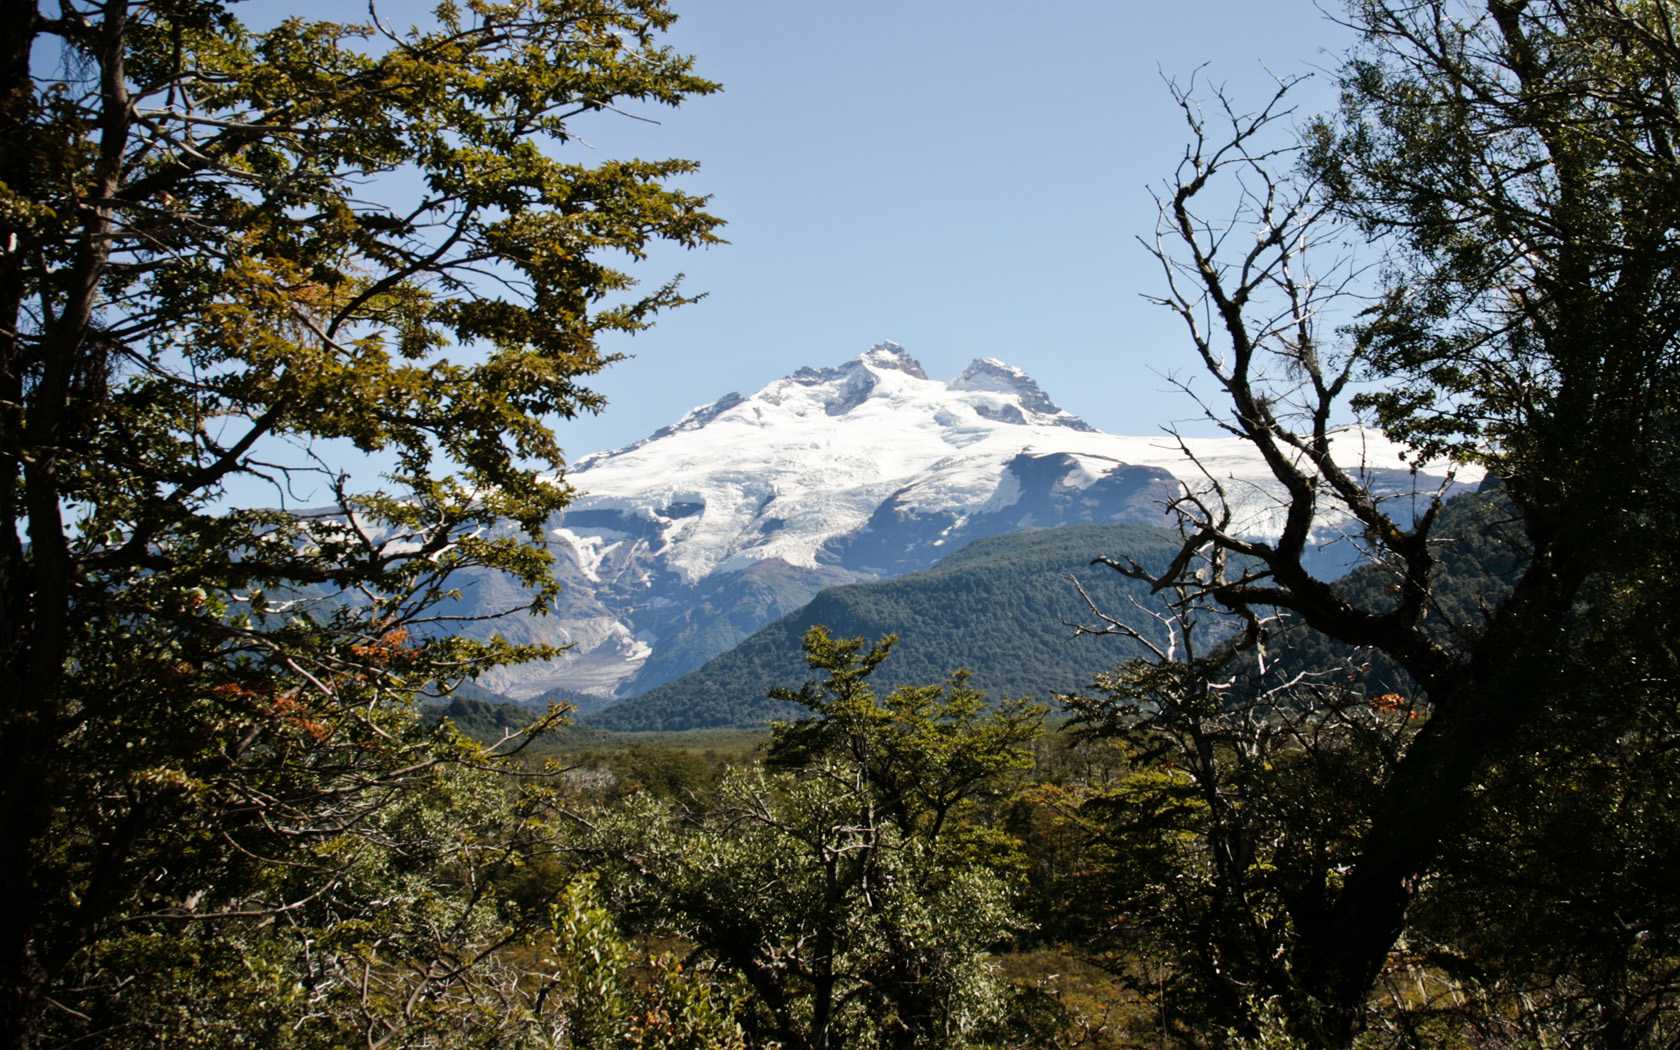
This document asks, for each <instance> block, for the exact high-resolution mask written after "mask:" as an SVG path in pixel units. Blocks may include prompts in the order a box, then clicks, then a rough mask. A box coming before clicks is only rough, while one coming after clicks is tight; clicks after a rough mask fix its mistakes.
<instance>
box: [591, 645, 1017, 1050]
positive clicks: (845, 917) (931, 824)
mask: <svg viewBox="0 0 1680 1050" xmlns="http://www.w3.org/2000/svg"><path fill="white" fill-rule="evenodd" d="M891 641H892V640H891V639H890V638H889V639H887V640H885V641H883V642H882V643H881V644H880V645H876V646H871V647H869V648H868V649H867V650H865V648H864V639H862V638H856V639H851V640H836V639H833V638H830V637H829V636H828V635H827V633H826V632H825V631H823V630H822V629H820V628H819V629H814V630H813V631H811V632H810V634H809V635H807V637H806V658H807V660H808V661H809V662H810V664H811V667H812V668H813V669H814V670H819V671H822V672H824V673H825V674H826V675H827V677H826V678H825V679H824V680H823V682H822V683H821V684H820V685H819V684H817V683H809V684H807V685H806V687H805V688H804V689H802V690H800V691H798V692H794V691H792V690H785V691H782V692H783V695H785V696H788V697H791V698H795V699H797V700H798V701H799V702H800V703H803V704H805V705H806V706H807V707H808V708H810V710H811V711H812V712H813V715H812V717H811V718H809V719H806V720H804V721H802V722H798V723H788V724H782V725H779V726H778V727H777V728H776V731H775V737H774V739H773V741H772V743H771V745H770V754H769V759H768V761H767V763H766V766H767V767H769V768H767V769H759V770H754V771H750V772H748V771H731V772H729V773H727V774H725V777H724V780H723V784H722V785H721V787H720V788H719V790H718V791H717V792H716V793H715V794H714V795H713V796H711V797H710V798H708V800H707V807H706V809H705V810H704V811H703V812H681V811H679V812H676V813H673V812H672V811H671V810H669V809H668V808H667V807H665V806H663V805H661V804H659V803H658V802H656V801H655V800H654V799H652V798H651V797H648V796H642V798H641V801H640V802H639V803H633V804H631V805H630V806H628V807H627V808H623V809H614V810H607V811H602V812H589V813H578V814H576V815H575V819H576V822H577V824H578V827H579V829H580V833H579V839H578V841H577V842H576V845H575V848H577V849H580V850H581V851H582V852H583V853H584V854H585V855H586V856H588V857H591V858H593V859H594V860H595V861H596V862H597V863H599V864H600V865H601V871H602V879H603V886H610V887H612V891H613V892H612V899H613V900H615V902H617V903H618V904H619V906H620V909H621V911H622V913H623V914H624V915H625V916H626V918H627V919H628V920H629V921H631V922H632V923H633V924H641V925H642V926H643V927H644V928H645V929H647V930H650V931H655V932H662V933H666V934H672V935H676V936H679V937H681V938H683V939H685V940H687V941H689V942H691V943H692V944H693V945H694V946H695V951H694V955H695V956H696V957H697V958H699V959H702V960H705V961H706V962H707V963H709V964H710V965H711V966H713V967H716V968H717V969H719V970H720V971H722V972H724V973H727V974H731V975H734V976H736V977H737V978H738V979H740V980H741V981H744V982H745V983H746V984H747V985H748V986H749V987H750V988H751V990H752V1009H751V1010H750V1011H749V1012H748V1013H746V1014H744V1015H743V1017H742V1023H743V1025H744V1026H745V1027H746V1028H747V1029H748V1033H749V1035H750V1036H752V1037H753V1038H754V1039H755V1040H757V1041H758V1042H760V1043H764V1044H774V1045H779V1046H783V1047H787V1048H827V1047H842V1046H844V1047H859V1048H865V1047H906V1048H908V1047H966V1046H984V1045H993V1044H994V1043H995V1042H996V1041H997V1040H998V1039H1000V1038H1001V1037H1002V1033H1003V1032H1004V1031H1005V1028H1004V1025H1005V1022H1006V1021H1007V1020H1008V1015H1009V1007H1010V1002H1009V996H1008V994H1007V990H1006V989H1005V987H1004V985H1003V982H1002V981H1001V980H1000V979H999V977H998V976H997V974H996V973H994V972H993V970H992V968H991V967H990V966H989V965H988V962H987V959H986V957H985V953H986V951H987V950H988V948H990V947H992V946H994V945H996V944H998V943H999V942H1000V941H1002V940H1004V939H1005V938H1007V936H1008V935H1009V934H1010V932H1011V930H1012V928H1013V927H1014V926H1015V925H1016V923H1017V922H1018V920H1017V919H1016V918H1015V915H1014V911H1013V908H1012V906H1011V902H1010V893H1009V890H1010V884H1011V879H1010V877H1009V872H1008V864H1007V860H1008V857H1009V853H1010V851H1009V850H1008V848H1007V843H1006V842H1005V840H1004V838H1003V836H1002V835H1001V834H1000V833H998V832H995V831H992V830H990V829H988V828H986V827H985V826H983V825H982V824H981V823H980V822H979V821H977V820H975V819H973V818H972V817H971V816H969V815H968V814H966V813H965V812H964V810H965V809H966V808H967V807H970V806H972V805H973V804H974V803H975V802H976V801H977V800H979V799H982V798H984V797H986V796H987V795H989V794H992V793H995V792H998V791H1000V790H1002V789H1003V788H1005V787H1006V786H1008V785H1009V784H1010V783H1011V781H1012V780H1013V778H1014V777H1015V776H1016V775H1017V774H1018V773H1019V771H1021V770H1022V769H1024V768H1025V767H1026V766H1028V765H1029V764H1030V762H1031V751H1030V748H1029V747H1028V744H1029V743H1030V741H1031V740H1032V739H1033V738H1034V737H1035V736H1036V735H1037V734H1038V732H1039V730H1040V719H1041V717H1042V711H1041V710H1040V709H1038V708H1034V707H1031V706H1029V705H1026V704H1024V703H1011V704H1006V705H1004V706H1003V707H1002V708H1000V709H998V710H996V711H993V712H991V713H985V712H983V706H984V701H983V698H982V697H980V696H979V695H978V694H975V693H974V692H973V691H972V690H969V689H967V687H966V686H965V685H964V683H963V681H962V677H961V676H960V675H959V676H957V677H955V678H954V679H953V681H952V682H951V683H950V684H949V685H948V686H946V687H944V688H941V687H937V686H935V687H928V688H903V689H899V690H897V691H895V692H894V693H893V694H892V695H890V696H889V697H886V698H885V699H877V698H876V697H875V696H874V693H873V691H872V690H871V688H870V687H869V685H868V681H867V680H868V678H869V676H870V675H871V674H872V673H873V672H875V671H876V670H877V668H878V667H879V666H880V664H881V662H882V661H883V660H884V659H886V657H887V654H888V651H889V649H890V646H891Z"/></svg>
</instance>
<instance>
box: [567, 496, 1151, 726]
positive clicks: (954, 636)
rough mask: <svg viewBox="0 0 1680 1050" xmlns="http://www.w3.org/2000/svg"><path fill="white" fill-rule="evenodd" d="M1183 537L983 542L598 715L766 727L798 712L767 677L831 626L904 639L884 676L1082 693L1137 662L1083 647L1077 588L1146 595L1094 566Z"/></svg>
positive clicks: (1026, 537)
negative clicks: (1125, 663)
mask: <svg viewBox="0 0 1680 1050" xmlns="http://www.w3.org/2000/svg"><path fill="white" fill-rule="evenodd" d="M1175 546H1176V539H1175V537H1173V536H1172V534H1171V533H1168V532H1166V531H1165V530H1162V529H1153V528H1149V527H1147V526H1142V525H1071V526H1065V527H1063V528H1057V529H1031V530H1027V531H1025V532H1021V533H1016V534H1013V535H1009V536H996V537H991V538H988V539H983V540H976V541H975V542H974V543H971V544H969V545H968V546H966V547H964V548H963V549H962V550H960V551H957V552H955V553H953V554H951V555H949V556H948V557H946V558H945V559H944V560H942V561H941V562H940V563H939V564H938V565H937V566H935V567H934V568H932V569H929V570H927V571H925V572H917V573H911V574H910V575H908V576H903V577H900V578H899V579H896V580H889V581H884V582H881V583H865V584H848V585H845V586H841V587H833V588H830V589H828V590H826V591H823V592H822V593H821V594H820V595H818V596H817V598H816V599H815V600H813V601H812V602H811V603H810V604H809V605H807V606H805V607H804V608H803V609H800V610H799V611H798V612H795V613H792V614H790V615H788V616H785V617H783V618H782V619H780V620H778V621H776V622H775V623H772V624H770V625H768V626H766V627H764V628H763V629H761V630H760V631H758V632H757V633H756V634H754V635H753V636H752V637H750V638H748V639H747V640H746V641H745V642H742V643H741V644H740V645H739V646H737V647H736V648H735V649H733V650H731V651H729V652H727V653H724V654H723V655H721V656H719V657H717V658H716V659H714V660H712V661H711V662H710V663H708V664H707V665H706V666H705V667H704V668H702V669H701V670H699V671H696V672H694V673H692V674H689V675H685V676H684V677H682V678H679V679H677V680H676V681H674V682H670V683H667V684H666V685H662V686H660V687H658V688H657V689H653V690H650V691H649V692H647V693H645V694H643V695H642V696H639V697H635V698H633V699H631V700H627V701H624V702H621V703H619V704H617V705H616V706H614V707H612V708H610V709H608V710H606V711H602V712H600V713H598V714H593V715H590V716H588V717H587V719H586V722H587V723H588V724H589V725H592V726H597V727H599V728H602V729H610V730H614V731H619V732H636V731H645V730H655V729H678V728H691V727H707V726H760V725H763V723H764V722H766V721H771V720H774V719H779V718H786V717H788V716H789V715H790V714H793V713H795V712H796V711H797V708H796V707H794V706H792V705H791V704H790V703H788V702H786V701H782V702H778V701H775V700H772V699H766V698H765V697H764V683H765V682H774V681H786V680H789V679H796V678H797V677H798V675H799V674H800V673H801V668H800V665H799V662H798V660H797V658H796V657H795V656H794V655H793V654H795V653H797V652H798V651H799V645H800V640H801V639H802V638H803V637H804V635H805V634H806V632H808V631H809V630H810V629H811V628H812V627H814V626H816V625H817V624H826V625H828V626H829V627H831V628H832V629H833V630H834V631H836V632H837V633H840V634H843V635H858V634H862V635H868V636H870V637H880V636H882V635H885V634H889V633H891V634H896V635H897V636H898V637H899V638H900V641H899V643H898V645H897V646H896V647H895V649H894V655H893V661H892V663H891V664H889V665H888V670H887V672H886V673H888V674H890V675H891V676H892V682H893V683H894V684H898V683H906V682H935V681H939V680H941V679H943V678H944V677H945V675H946V674H947V673H948V672H949V671H950V669H951V668H952V667H965V668H967V669H968V670H969V671H970V672H972V677H973V681H974V684H975V685H976V687H978V688H980V689H982V690H984V691H986V692H988V693H992V694H994V695H997V694H1004V695H1013V696H1022V695H1037V696H1048V695H1050V694H1052V693H1056V692H1063V691H1067V690H1071V689H1076V688H1078V687H1079V686H1080V685H1082V684H1083V683H1085V682H1087V681H1089V680H1090V678H1091V675H1093V674H1094V673H1096V671H1098V670H1100V669H1102V668H1103V667H1106V666H1109V665H1111V664H1112V663H1113V662H1114V661H1115V659H1116V655H1117V653H1116V649H1119V650H1120V654H1119V655H1129V652H1128V651H1129V649H1130V643H1129V642H1128V641H1127V640H1125V639H1104V640H1101V641H1095V640H1092V639H1077V640H1076V639H1074V638H1073V629H1072V628H1071V627H1069V626H1068V624H1069V622H1085V621H1086V620H1088V619H1089V618H1090V609H1089V608H1088V607H1087V606H1086V604H1085V602H1084V600H1083V599H1081V598H1080V596H1079V591H1078V590H1077V589H1076V588H1075V587H1074V585H1073V583H1072V582H1070V579H1069V578H1070V577H1072V578H1075V579H1078V580H1079V581H1080V582H1081V583H1082V584H1083V585H1084V586H1085V587H1086V588H1087V590H1088V591H1089V592H1090V594H1091V596H1092V598H1093V599H1094V600H1096V601H1098V602H1099V603H1100V604H1101V605H1103V606H1104V607H1108V608H1113V607H1120V606H1123V605H1125V604H1126V602H1127V601H1128V599H1129V598H1130V597H1141V596H1143V595H1144V594H1145V593H1146V592H1147V588H1146V587H1144V586H1143V585H1141V584H1137V583H1134V582H1132V581H1129V580H1124V579H1121V578H1120V577H1117V576H1115V575H1114V574H1113V573H1110V572H1106V571H1103V570H1093V569H1092V568H1091V564H1090V563H1091V559H1092V558H1094V557H1096V556H1097V555H1098V554H1101V553H1103V552H1105V551H1110V552H1111V551H1117V550H1123V551H1127V552H1129V553H1131V554H1132V555H1133V556H1135V557H1136V558H1138V559H1139V560H1140V561H1142V562H1145V563H1147V564H1149V565H1152V566H1164V565H1165V564H1166V563H1167V561H1168V560H1169V559H1170V558H1171V555H1172V552H1173V550H1174V549H1175Z"/></svg>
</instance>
